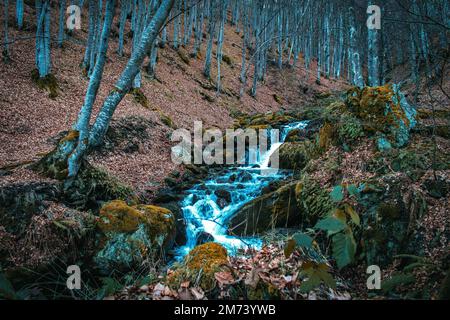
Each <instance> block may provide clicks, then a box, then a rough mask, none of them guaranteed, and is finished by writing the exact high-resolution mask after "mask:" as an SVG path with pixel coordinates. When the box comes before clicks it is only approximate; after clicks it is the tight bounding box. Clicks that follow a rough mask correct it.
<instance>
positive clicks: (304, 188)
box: [295, 177, 334, 226]
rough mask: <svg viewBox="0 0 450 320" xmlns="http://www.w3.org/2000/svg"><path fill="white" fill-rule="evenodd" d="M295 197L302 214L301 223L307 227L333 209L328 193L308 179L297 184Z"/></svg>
mask: <svg viewBox="0 0 450 320" xmlns="http://www.w3.org/2000/svg"><path fill="white" fill-rule="evenodd" d="M295 197H296V200H297V205H298V207H299V208H300V209H301V210H303V212H304V214H303V215H302V218H303V220H304V221H303V222H304V223H306V224H307V225H309V226H313V225H314V224H315V222H316V221H317V220H318V219H319V218H321V217H325V216H326V215H327V214H328V213H329V212H330V211H331V210H332V209H333V208H334V205H333V203H332V201H331V199H330V195H329V193H328V191H327V190H326V189H325V188H323V187H322V186H321V185H319V184H318V183H317V182H315V181H314V180H312V179H309V178H308V177H304V178H303V179H302V181H301V182H299V183H298V184H297V186H296V188H295Z"/></svg>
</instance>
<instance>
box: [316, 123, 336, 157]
mask: <svg viewBox="0 0 450 320" xmlns="http://www.w3.org/2000/svg"><path fill="white" fill-rule="evenodd" d="M337 137H338V133H337V128H336V126H334V125H333V124H331V123H329V122H326V123H325V124H324V125H323V126H322V128H320V130H319V147H320V149H321V150H323V151H326V150H328V148H330V147H331V146H332V145H334V144H336V141H337Z"/></svg>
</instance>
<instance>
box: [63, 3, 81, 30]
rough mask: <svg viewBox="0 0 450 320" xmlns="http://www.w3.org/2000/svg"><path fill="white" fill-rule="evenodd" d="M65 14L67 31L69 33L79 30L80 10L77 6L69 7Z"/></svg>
mask: <svg viewBox="0 0 450 320" xmlns="http://www.w3.org/2000/svg"><path fill="white" fill-rule="evenodd" d="M66 13H67V14H68V15H69V17H68V18H67V20H66V26H67V29H68V30H70V31H73V30H75V29H76V30H80V29H81V8H80V7H79V6H77V5H71V6H69V7H68V8H67V11H66Z"/></svg>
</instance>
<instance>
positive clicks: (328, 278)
mask: <svg viewBox="0 0 450 320" xmlns="http://www.w3.org/2000/svg"><path fill="white" fill-rule="evenodd" d="M318 273H319V277H320V279H322V281H323V282H324V283H325V284H326V285H327V286H328V287H330V288H331V289H336V280H335V279H334V278H333V276H332V275H331V273H329V272H328V271H324V270H319V271H318Z"/></svg>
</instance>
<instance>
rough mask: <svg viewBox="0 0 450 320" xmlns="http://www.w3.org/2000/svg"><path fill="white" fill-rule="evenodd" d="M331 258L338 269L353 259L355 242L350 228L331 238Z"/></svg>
mask: <svg viewBox="0 0 450 320" xmlns="http://www.w3.org/2000/svg"><path fill="white" fill-rule="evenodd" d="M332 248H333V258H334V259H336V263H337V266H338V268H339V269H342V268H344V267H345V266H347V265H349V264H350V263H352V262H353V260H354V259H355V252H356V242H355V239H354V238H353V233H352V232H351V230H347V231H346V232H343V233H338V234H335V235H334V236H333V238H332Z"/></svg>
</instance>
